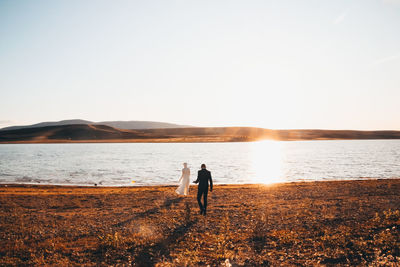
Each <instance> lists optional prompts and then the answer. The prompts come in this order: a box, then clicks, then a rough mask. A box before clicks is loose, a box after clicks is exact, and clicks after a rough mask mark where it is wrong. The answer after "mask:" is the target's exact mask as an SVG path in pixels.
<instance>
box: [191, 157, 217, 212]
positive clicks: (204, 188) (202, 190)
mask: <svg viewBox="0 0 400 267" xmlns="http://www.w3.org/2000/svg"><path fill="white" fill-rule="evenodd" d="M208 180H210V192H212V189H213V183H212V178H211V172H209V171H208V170H207V169H206V164H201V170H200V171H199V172H198V174H197V180H196V181H194V183H196V184H197V183H199V186H198V187H197V202H199V207H200V214H203V215H204V216H205V215H206V212H207V194H208ZM202 196H203V197H204V200H203V202H204V205H203V204H201V197H202Z"/></svg>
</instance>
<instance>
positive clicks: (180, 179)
mask: <svg viewBox="0 0 400 267" xmlns="http://www.w3.org/2000/svg"><path fill="white" fill-rule="evenodd" d="M182 178H183V170H182V175H181V178H179V181H178V182H179V183H180V182H181V181H182Z"/></svg>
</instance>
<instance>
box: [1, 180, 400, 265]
mask: <svg viewBox="0 0 400 267" xmlns="http://www.w3.org/2000/svg"><path fill="white" fill-rule="evenodd" d="M174 190H175V187H121V188H112V187H68V186H29V185H26V186H21V185H8V186H5V185H0V217H1V218H0V243H1V246H0V265H1V266H4V265H60V266H66V265H86V266H87V265H91V266H94V265H118V264H120V265H133V266H155V265H156V266H185V265H186V266H197V265H199V266H205V265H207V264H209V265H211V266H216V265H217V266H218V265H219V266H221V265H222V264H223V263H224V262H226V261H227V260H228V261H229V262H230V263H231V264H233V265H234V266H237V265H238V266H259V265H264V266H277V265H282V264H284V265H308V266H309V265H328V266H329V265H337V264H339V265H348V264H350V265H369V264H372V265H375V266H379V265H380V264H381V265H382V266H384V265H385V264H386V265H389V266H390V264H393V266H396V265H395V264H400V263H399V261H400V179H390V180H366V181H335V182H312V183H288V184H277V185H270V186H264V185H217V186H215V190H214V192H213V193H211V194H210V195H209V211H208V214H207V217H204V216H201V215H199V214H198V206H197V203H196V200H195V193H196V190H197V188H196V187H195V186H192V187H191V191H190V196H188V197H179V196H177V195H176V194H175V193H174Z"/></svg>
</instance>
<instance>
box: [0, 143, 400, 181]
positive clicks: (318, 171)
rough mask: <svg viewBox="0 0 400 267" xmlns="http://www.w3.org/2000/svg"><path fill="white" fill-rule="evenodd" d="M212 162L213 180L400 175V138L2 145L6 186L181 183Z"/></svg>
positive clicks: (0, 175)
mask: <svg viewBox="0 0 400 267" xmlns="http://www.w3.org/2000/svg"><path fill="white" fill-rule="evenodd" d="M183 162H188V164H189V167H190V168H191V170H192V180H194V179H195V173H196V172H197V170H198V169H199V166H200V164H201V163H206V164H207V166H208V169H209V170H210V171H211V172H212V175H213V178H214V182H215V183H234V184H237V183H274V182H289V181H321V180H343V179H360V178H362V179H365V178H394V177H400V140H351V141H349V140H346V141H336V140H335V141H298V142H275V141H263V142H253V143H178V144H177V143H161V144H160V143H108V144H107V143H106V144H104V143H103V144H2V145H0V183H34V184H38V183H40V184H68V185H93V184H95V183H96V184H99V185H100V184H101V185H160V184H175V183H176V182H177V180H178V179H179V177H180V170H181V168H182V163H183ZM132 181H135V183H132Z"/></svg>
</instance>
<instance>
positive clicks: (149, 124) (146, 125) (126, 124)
mask: <svg viewBox="0 0 400 267" xmlns="http://www.w3.org/2000/svg"><path fill="white" fill-rule="evenodd" d="M76 124H94V125H106V126H110V127H115V128H119V129H128V130H135V129H157V128H182V127H190V126H188V125H179V124H173V123H167V122H157V121H101V122H93V121H87V120H80V119H76V120H62V121H48V122H40V123H36V124H31V125H24V126H9V127H5V128H2V129H0V131H9V130H20V129H27V128H39V127H47V126H64V125H76Z"/></svg>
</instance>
